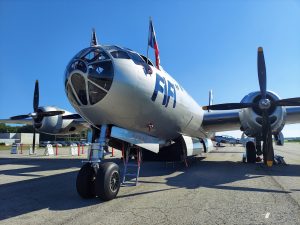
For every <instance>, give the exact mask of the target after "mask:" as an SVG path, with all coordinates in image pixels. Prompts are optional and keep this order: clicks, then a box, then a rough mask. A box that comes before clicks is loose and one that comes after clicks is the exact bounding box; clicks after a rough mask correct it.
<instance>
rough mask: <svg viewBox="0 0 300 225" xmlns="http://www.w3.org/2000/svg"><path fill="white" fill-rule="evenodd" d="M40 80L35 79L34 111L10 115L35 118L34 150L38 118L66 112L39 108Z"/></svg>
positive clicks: (12, 118)
mask: <svg viewBox="0 0 300 225" xmlns="http://www.w3.org/2000/svg"><path fill="white" fill-rule="evenodd" d="M39 95H40V94H39V81H38V80H36V81H35V87H34V94H33V112H32V113H28V114H24V115H18V116H12V117H10V119H11V120H22V119H27V118H32V119H33V140H32V152H33V153H34V151H35V133H36V119H39V120H42V119H43V117H49V116H57V115H61V114H64V113H65V111H62V110H55V111H45V112H43V111H41V110H39Z"/></svg>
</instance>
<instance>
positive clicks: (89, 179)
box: [76, 125, 120, 201]
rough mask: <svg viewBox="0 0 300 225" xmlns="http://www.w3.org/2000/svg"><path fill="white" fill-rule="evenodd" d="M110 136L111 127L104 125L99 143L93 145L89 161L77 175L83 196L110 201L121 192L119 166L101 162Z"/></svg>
mask: <svg viewBox="0 0 300 225" xmlns="http://www.w3.org/2000/svg"><path fill="white" fill-rule="evenodd" d="M94 133H95V131H94V130H93V134H94ZM93 136H95V135H93ZM109 136H110V128H109V127H108V126H106V125H105V126H102V127H101V131H100V138H99V141H98V143H94V144H93V145H92V146H91V148H90V154H89V156H88V161H87V163H86V164H84V165H83V166H82V167H81V169H80V171H79V173H78V175H77V180H76V188H77V192H78V194H79V195H80V196H81V197H82V198H94V197H98V198H100V199H102V200H104V201H109V200H112V199H114V198H115V197H116V196H117V194H118V192H119V189H120V170H119V166H118V165H117V164H115V163H113V162H104V163H103V162H101V161H102V159H103V155H104V149H106V148H107V147H108V145H107V140H108V138H109ZM93 139H95V138H93ZM93 142H95V140H93Z"/></svg>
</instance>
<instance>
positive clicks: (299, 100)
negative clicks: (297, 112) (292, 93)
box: [273, 98, 300, 106]
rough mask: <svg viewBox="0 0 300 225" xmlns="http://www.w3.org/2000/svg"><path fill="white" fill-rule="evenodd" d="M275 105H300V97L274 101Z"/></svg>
mask: <svg viewBox="0 0 300 225" xmlns="http://www.w3.org/2000/svg"><path fill="white" fill-rule="evenodd" d="M273 104H274V105H275V106H300V98H286V99H281V100H278V101H276V102H274V103H273Z"/></svg>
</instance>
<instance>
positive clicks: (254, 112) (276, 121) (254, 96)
mask: <svg viewBox="0 0 300 225" xmlns="http://www.w3.org/2000/svg"><path fill="white" fill-rule="evenodd" d="M267 98H268V99H269V100H270V101H275V100H279V99H280V98H279V96H278V95H276V94H275V93H274V92H270V91H268V92H267ZM260 99H261V95H260V92H252V93H250V94H248V95H246V96H245V97H244V98H243V99H242V101H241V102H242V103H253V102H255V103H257V102H259V100H260ZM268 113H269V116H270V117H269V118H270V123H271V129H272V133H273V134H278V133H280V131H281V130H282V129H283V127H284V124H285V119H286V110H285V107H282V106H277V107H275V106H272V107H271V108H270V109H269V110H268ZM239 117H240V121H241V125H242V126H241V130H242V131H243V132H244V133H245V134H246V135H247V136H249V137H261V128H262V121H263V120H262V111H261V110H260V109H259V108H258V107H254V108H246V109H242V110H241V111H240V113H239Z"/></svg>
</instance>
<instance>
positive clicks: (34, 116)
mask: <svg viewBox="0 0 300 225" xmlns="http://www.w3.org/2000/svg"><path fill="white" fill-rule="evenodd" d="M30 116H31V117H32V118H34V119H36V118H37V117H38V114H37V113H36V112H32V113H31V115H30Z"/></svg>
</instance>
